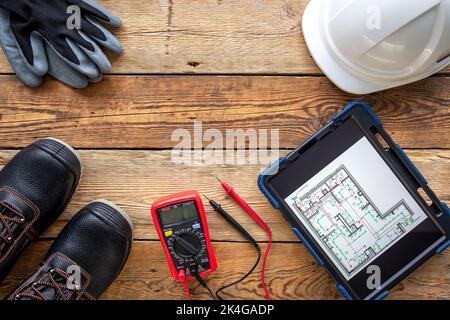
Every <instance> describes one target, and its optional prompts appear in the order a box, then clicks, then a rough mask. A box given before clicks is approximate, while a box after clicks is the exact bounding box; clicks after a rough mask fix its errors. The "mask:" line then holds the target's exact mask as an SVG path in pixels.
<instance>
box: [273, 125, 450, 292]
mask: <svg viewBox="0 0 450 320" xmlns="http://www.w3.org/2000/svg"><path fill="white" fill-rule="evenodd" d="M375 145H377V147H375ZM378 145H379V143H378V141H376V139H375V138H374V137H372V136H371V137H370V138H369V137H368V136H366V135H365V133H364V132H363V131H362V129H361V127H360V126H359V124H358V123H357V122H356V120H354V119H352V118H350V119H348V120H346V121H344V122H343V123H342V124H340V125H339V126H337V127H334V128H333V130H332V133H330V134H327V135H325V136H324V137H322V138H321V139H320V140H319V141H315V142H314V143H313V144H312V145H311V146H310V147H309V148H308V149H306V151H304V150H302V153H301V154H300V155H299V156H298V157H296V158H295V160H291V161H289V166H288V167H287V168H285V169H283V170H281V171H280V172H279V173H278V174H276V175H274V176H273V177H272V178H270V180H269V181H268V187H269V189H270V190H271V193H272V194H274V195H276V196H277V198H278V199H282V200H283V202H284V207H285V208H286V209H287V210H288V211H289V212H290V215H291V216H292V217H293V218H295V220H296V221H298V222H299V224H300V225H301V226H303V228H304V229H306V231H307V232H308V234H309V235H310V237H311V238H313V240H314V241H315V243H313V245H314V248H315V250H317V251H319V252H321V253H322V256H325V257H326V258H327V259H326V260H327V261H328V262H329V263H330V264H331V265H332V266H333V269H332V270H330V271H332V274H333V275H336V274H339V275H340V276H341V277H342V278H343V279H344V280H345V281H347V283H348V284H349V286H350V287H351V288H352V289H353V291H354V293H355V294H356V295H357V296H358V297H360V299H364V298H370V297H373V296H374V295H376V294H377V292H378V291H379V290H381V288H383V287H384V286H386V285H388V284H389V283H391V282H395V281H397V280H398V279H399V277H401V275H403V274H404V272H405V270H407V269H408V268H410V267H412V266H414V265H415V264H416V262H418V261H420V260H421V259H422V257H424V256H425V255H426V254H427V253H428V252H430V251H431V250H433V248H435V247H436V246H437V245H438V244H439V243H440V242H442V240H443V238H445V235H444V233H443V231H442V230H441V229H440V228H439V227H438V225H437V224H436V222H435V220H434V218H433V217H432V215H431V213H429V212H427V208H426V206H425V205H424V204H422V203H421V202H420V201H419V196H418V194H417V192H416V191H415V190H414V188H410V187H409V184H408V182H407V180H405V177H403V176H401V175H400V174H399V173H396V171H394V166H392V167H391V166H390V164H389V163H388V157H387V155H386V152H385V151H384V150H383V149H382V148H379V147H378ZM304 231H305V230H304ZM319 249H320V250H319ZM374 267H375V268H377V269H378V270H379V272H380V285H379V286H377V287H371V286H369V285H368V279H369V278H370V275H371V273H370V272H371V270H374V269H373V268H374Z"/></svg>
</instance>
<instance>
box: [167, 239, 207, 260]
mask: <svg viewBox="0 0 450 320" xmlns="http://www.w3.org/2000/svg"><path fill="white" fill-rule="evenodd" d="M201 245H202V243H201V240H200V239H199V237H198V236H197V235H195V234H193V233H182V234H180V235H174V244H173V248H174V250H175V252H176V253H177V254H178V255H179V256H180V257H183V258H190V257H194V256H195V255H196V254H197V253H198V252H199V251H200V249H201Z"/></svg>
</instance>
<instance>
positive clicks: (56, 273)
mask: <svg viewBox="0 0 450 320" xmlns="http://www.w3.org/2000/svg"><path fill="white" fill-rule="evenodd" d="M69 277H70V275H69V274H68V273H67V272H65V271H63V270H61V269H58V268H54V269H50V270H49V271H48V272H47V274H46V275H45V276H44V277H42V278H41V279H40V280H38V281H35V282H33V283H30V284H29V285H28V287H26V288H25V289H24V290H23V291H22V292H20V293H18V294H16V295H15V297H14V298H15V299H17V300H21V299H29V300H68V299H69V298H70V297H71V296H72V294H73V293H76V292H78V291H79V289H80V288H79V287H77V286H73V287H69V286H68V279H69ZM49 290H50V291H49ZM49 292H51V293H50V296H49V294H48V293H49ZM46 293H47V295H46Z"/></svg>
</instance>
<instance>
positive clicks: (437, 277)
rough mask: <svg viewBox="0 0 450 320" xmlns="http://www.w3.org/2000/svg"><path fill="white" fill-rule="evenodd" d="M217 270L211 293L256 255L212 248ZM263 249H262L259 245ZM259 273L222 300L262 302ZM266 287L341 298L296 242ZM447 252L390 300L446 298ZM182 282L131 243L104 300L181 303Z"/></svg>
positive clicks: (273, 258)
mask: <svg viewBox="0 0 450 320" xmlns="http://www.w3.org/2000/svg"><path fill="white" fill-rule="evenodd" d="M50 244H51V242H50V241H39V242H37V243H35V244H33V245H32V246H31V247H30V248H29V249H28V250H27V251H26V252H25V253H24V254H23V255H22V257H21V258H20V259H19V261H18V263H17V264H16V265H15V267H14V268H13V270H12V272H11V274H10V275H9V276H8V277H7V278H6V279H5V280H4V281H3V283H2V284H1V286H0V297H4V296H5V295H7V294H8V293H9V292H11V291H12V290H13V289H14V288H15V287H16V286H17V285H18V284H19V283H20V282H21V281H22V280H23V279H24V278H26V277H27V276H28V275H29V274H30V273H31V272H32V271H33V269H34V267H35V266H36V265H37V264H38V263H39V262H40V261H41V259H42V257H43V256H44V254H45V252H46V251H47V250H48V248H49V246H50ZM213 246H214V249H215V254H216V257H217V259H218V264H219V267H218V269H217V271H216V272H214V273H213V274H211V275H209V276H207V277H206V279H207V281H208V284H209V286H210V287H211V288H219V287H220V286H221V285H224V284H227V283H229V282H231V281H233V280H235V279H237V278H238V277H239V275H243V274H244V273H245V272H247V271H248V270H249V269H250V267H251V266H252V265H253V263H254V262H255V259H256V253H255V251H254V249H253V248H252V247H251V245H249V244H245V243H214V244H213ZM263 248H264V246H263ZM259 271H260V269H257V271H255V273H253V274H252V276H251V277H249V278H248V279H247V280H245V281H244V282H243V283H242V284H240V285H238V286H237V287H233V288H230V289H228V290H227V291H225V292H226V295H225V294H224V297H225V298H226V299H264V291H263V289H262V287H261V282H260V274H259ZM266 277H267V283H268V285H269V286H270V290H271V294H272V298H273V299H342V297H341V296H340V294H339V293H338V292H337V290H336V289H335V282H334V281H333V280H332V279H331V277H330V276H328V274H327V273H326V272H325V271H324V270H323V269H322V268H320V267H319V266H318V265H317V264H316V263H315V262H314V260H313V258H312V256H311V255H310V253H309V252H308V251H307V250H306V249H305V247H304V246H303V245H301V244H299V243H276V244H274V246H273V248H272V251H271V255H270V257H269V263H268V266H267V273H266ZM449 277H450V252H449V251H448V250H447V251H446V252H445V253H443V254H440V255H437V256H435V257H433V258H431V260H430V261H428V262H427V263H426V264H425V265H423V266H422V267H420V268H419V269H418V270H416V271H415V272H414V273H413V274H412V275H411V276H409V277H408V278H407V279H406V280H404V281H403V282H401V283H400V284H399V285H397V286H396V287H395V288H394V289H393V290H392V291H391V295H390V296H389V299H450V278H449ZM190 287H191V292H192V297H193V298H194V299H209V296H208V294H207V293H206V292H205V290H204V289H203V288H201V287H199V286H198V284H197V283H196V282H195V281H190ZM184 297H185V296H184V292H183V287H182V286H181V284H180V283H177V282H175V281H173V278H172V276H171V275H170V271H169V268H168V266H167V260H166V257H165V255H164V253H163V250H162V247H161V245H160V244H159V243H157V242H148V241H144V242H135V243H134V244H133V248H132V253H131V255H130V258H129V260H128V263H127V265H126V266H125V269H124V270H123V272H122V273H121V274H120V275H119V277H118V278H117V280H116V281H115V282H114V283H113V285H112V286H111V287H110V288H109V289H108V291H107V292H106V293H105V294H104V295H103V296H102V299H183V298H184Z"/></svg>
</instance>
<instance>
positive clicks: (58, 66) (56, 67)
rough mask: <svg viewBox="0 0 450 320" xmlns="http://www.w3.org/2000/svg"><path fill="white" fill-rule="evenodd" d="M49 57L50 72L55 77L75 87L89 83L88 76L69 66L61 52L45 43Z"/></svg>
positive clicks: (81, 86)
mask: <svg viewBox="0 0 450 320" xmlns="http://www.w3.org/2000/svg"><path fill="white" fill-rule="evenodd" d="M45 50H46V52H47V57H48V66H49V68H48V73H49V74H50V75H51V76H52V77H54V78H55V79H57V80H59V81H61V82H62V83H65V84H66V85H68V86H71V87H73V88H77V89H81V88H85V87H87V85H88V84H89V81H88V78H87V77H86V76H85V75H83V74H81V73H80V72H78V71H77V70H75V69H74V68H72V67H71V66H69V65H68V64H67V63H66V62H65V61H64V60H63V58H61V56H60V55H59V54H57V53H56V52H55V50H54V49H53V48H52V47H51V46H50V45H49V44H48V43H46V44H45Z"/></svg>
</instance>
